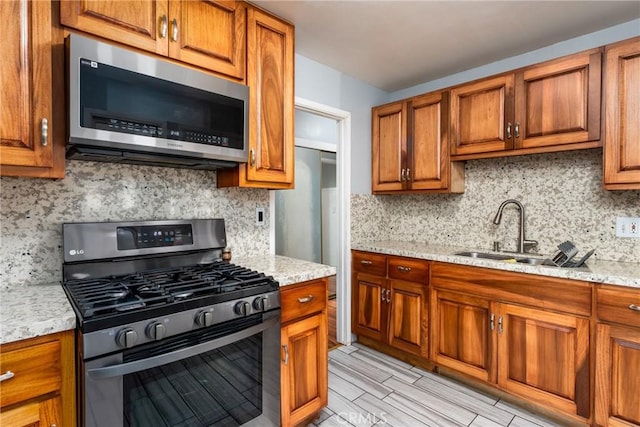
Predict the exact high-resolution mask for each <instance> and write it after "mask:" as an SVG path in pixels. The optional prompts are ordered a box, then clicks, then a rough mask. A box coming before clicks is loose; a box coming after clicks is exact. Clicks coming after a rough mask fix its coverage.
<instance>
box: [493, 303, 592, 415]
mask: <svg viewBox="0 0 640 427" xmlns="http://www.w3.org/2000/svg"><path fill="white" fill-rule="evenodd" d="M496 316H498V320H497V322H498V357H497V358H498V385H499V386H500V387H501V388H503V389H506V390H507V391H509V392H512V393H514V394H518V395H520V396H523V397H525V398H527V399H531V400H534V401H537V402H539V403H541V404H544V405H546V406H549V407H553V408H556V409H558V410H561V411H563V412H565V413H569V414H576V415H579V416H582V417H584V418H589V415H590V404H589V388H590V387H589V319H587V318H580V317H576V316H573V315H565V314H558V313H552V312H549V311H543V310H539V309H534V308H528V307H522V306H515V305H509V304H498V305H497V311H496Z"/></svg>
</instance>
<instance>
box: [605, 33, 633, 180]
mask: <svg viewBox="0 0 640 427" xmlns="http://www.w3.org/2000/svg"><path fill="white" fill-rule="evenodd" d="M604 85H605V96H604V98H605V100H604V108H605V120H604V128H605V131H604V149H603V153H604V188H605V189H607V190H637V189H640V120H638V111H640V37H636V38H634V39H630V40H627V41H624V42H621V43H617V44H614V45H611V46H607V47H606V50H605V77H604Z"/></svg>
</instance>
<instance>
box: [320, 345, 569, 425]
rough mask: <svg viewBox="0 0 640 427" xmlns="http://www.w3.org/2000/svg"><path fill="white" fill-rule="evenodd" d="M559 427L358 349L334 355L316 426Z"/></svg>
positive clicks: (449, 381) (339, 350)
mask: <svg viewBox="0 0 640 427" xmlns="http://www.w3.org/2000/svg"><path fill="white" fill-rule="evenodd" d="M374 425H375V426H383V425H384V426H394V427H420V426H430V427H434V426H438V427H439V426H469V427H494V426H509V427H537V426H545V427H547V426H559V425H560V424H557V423H555V422H552V421H550V420H547V419H544V418H541V417H540V416H538V415H534V414H532V413H530V412H527V411H525V410H522V409H520V408H518V407H516V406H514V405H513V404H511V403H508V402H505V401H502V400H499V399H498V398H495V397H493V396H491V395H488V394H485V393H482V392H479V391H477V390H474V389H472V388H469V387H468V386H465V385H462V384H460V383H458V382H456V381H454V380H452V379H449V378H447V377H444V376H441V375H437V374H434V373H432V372H428V371H425V370H424V369H421V368H418V367H416V366H412V365H410V364H408V363H405V362H402V361H400V360H397V359H394V358H393V357H390V356H387V355H385V354H382V353H379V352H377V351H375V350H372V349H370V348H368V347H365V346H362V345H359V344H357V343H356V344H354V345H352V346H343V347H339V348H336V349H334V350H331V351H330V352H329V404H328V406H327V407H326V408H325V409H323V411H322V412H321V413H320V415H319V417H318V418H317V419H315V420H314V421H313V423H312V424H310V426H318V427H331V426H346V427H349V426H374Z"/></svg>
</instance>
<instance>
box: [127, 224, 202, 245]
mask: <svg viewBox="0 0 640 427" xmlns="http://www.w3.org/2000/svg"><path fill="white" fill-rule="evenodd" d="M116 230H117V233H116V239H117V242H118V250H119V251H122V250H130V249H143V248H160V247H163V246H181V245H193V230H192V229H191V224H180V225H152V226H133V227H131V226H130V227H117V228H116Z"/></svg>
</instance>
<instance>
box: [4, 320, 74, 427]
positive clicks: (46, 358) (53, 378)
mask: <svg viewBox="0 0 640 427" xmlns="http://www.w3.org/2000/svg"><path fill="white" fill-rule="evenodd" d="M74 349H75V346H74V332H73V331H67V332H61V333H56V334H50V335H45V336H42V337H37V338H31V339H27V340H23V341H17V342H12V343H8V344H3V345H1V346H0V366H2V374H4V375H7V373H8V372H11V373H13V376H12V377H9V378H5V379H3V381H2V391H1V392H0V425H1V426H12V427H21V426H25V427H26V426H70V427H72V426H75V425H76V411H75V408H76V405H75V363H74V360H75V351H74Z"/></svg>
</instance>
